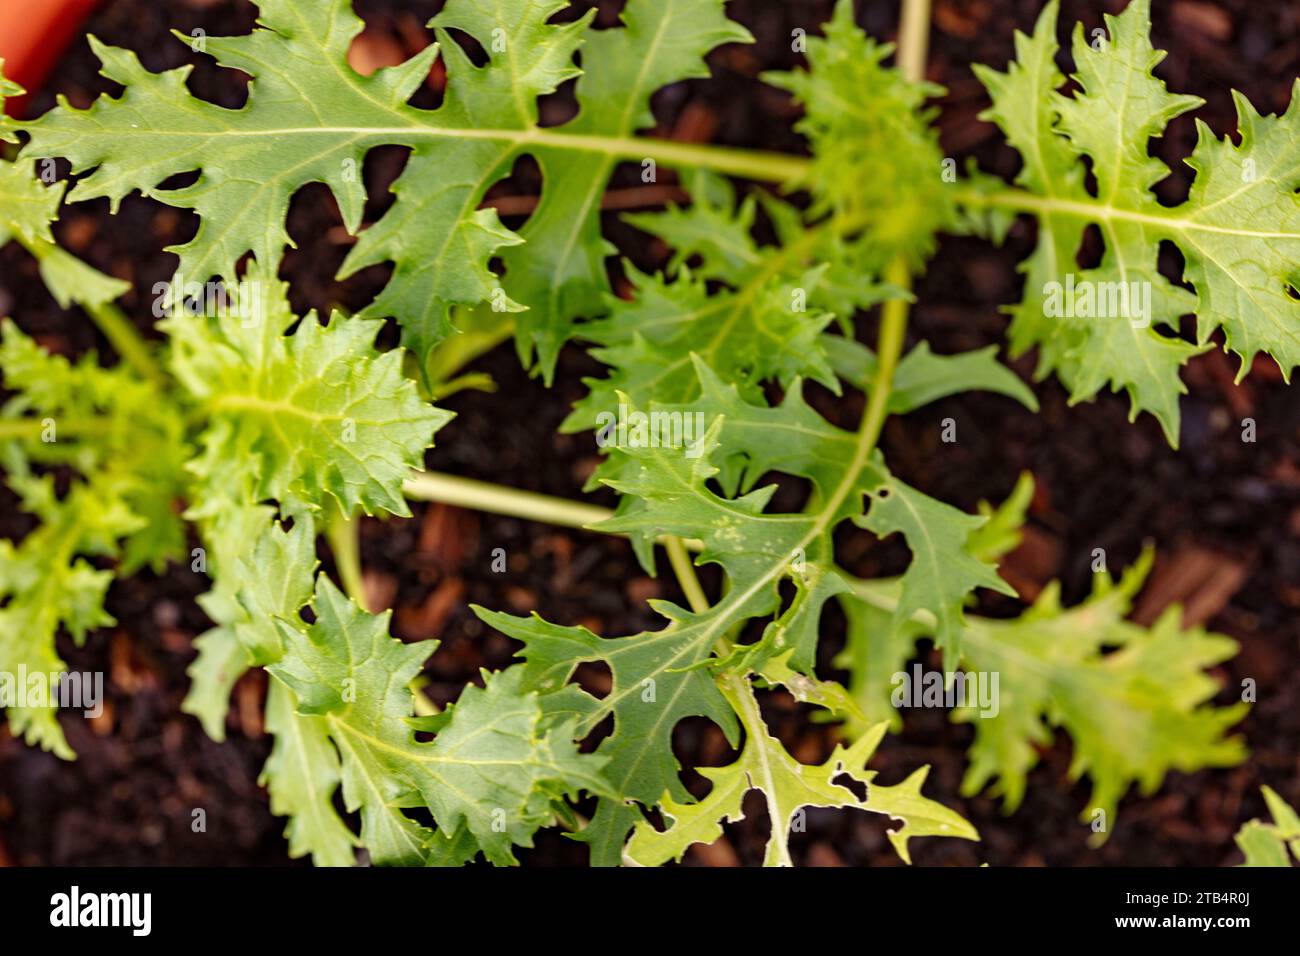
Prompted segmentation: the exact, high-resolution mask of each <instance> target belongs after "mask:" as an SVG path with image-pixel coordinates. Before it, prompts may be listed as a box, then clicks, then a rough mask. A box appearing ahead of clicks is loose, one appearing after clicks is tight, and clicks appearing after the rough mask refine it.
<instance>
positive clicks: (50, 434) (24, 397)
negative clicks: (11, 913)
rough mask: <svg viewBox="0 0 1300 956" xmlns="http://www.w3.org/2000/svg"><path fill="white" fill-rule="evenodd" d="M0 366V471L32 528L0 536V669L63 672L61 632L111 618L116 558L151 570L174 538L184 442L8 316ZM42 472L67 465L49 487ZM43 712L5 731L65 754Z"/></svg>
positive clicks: (16, 719)
mask: <svg viewBox="0 0 1300 956" xmlns="http://www.w3.org/2000/svg"><path fill="white" fill-rule="evenodd" d="M0 373H3V386H4V388H5V389H6V390H7V391H9V392H12V393H13V395H12V397H11V398H10V399H9V400H8V401H6V402H5V403H4V405H3V407H0V467H3V468H4V471H5V474H6V481H7V483H8V485H9V487H10V488H11V489H12V490H13V491H14V492H15V494H17V496H18V499H19V502H20V505H21V507H22V509H23V510H24V511H26V512H28V513H29V514H31V515H33V516H35V517H36V518H37V519H38V521H39V524H38V525H37V527H36V528H35V529H34V530H33V531H31V532H30V533H29V534H28V535H27V536H26V537H25V538H23V539H22V541H21V543H19V544H17V545H14V544H13V543H12V542H9V541H0V671H3V672H6V673H10V674H17V673H19V672H20V668H25V669H26V671H27V672H28V673H38V672H39V673H42V674H45V675H49V674H52V673H56V672H61V671H62V670H64V665H63V662H62V660H61V659H60V657H59V655H58V652H57V650H56V648H55V637H56V635H57V634H58V633H59V631H60V630H61V629H63V630H66V631H67V632H68V633H69V634H71V636H72V638H73V639H74V640H75V641H76V642H77V643H81V642H82V641H84V639H85V637H86V635H87V633H88V632H89V631H91V630H94V629H95V628H99V627H104V626H107V625H110V624H112V623H113V619H112V618H111V617H110V616H109V615H108V613H107V612H106V611H105V610H104V607H103V600H104V594H105V592H106V591H107V589H108V586H109V583H110V582H111V580H112V578H113V576H114V572H113V571H108V570H100V569H97V568H95V567H93V566H92V565H91V564H90V563H89V562H88V561H87V560H86V559H87V558H105V559H113V560H117V561H118V562H119V567H118V569H117V573H119V574H121V575H128V574H130V573H132V572H133V571H134V570H136V569H137V568H139V567H141V566H144V565H149V566H152V567H154V568H155V569H159V570H160V569H161V568H162V567H163V565H164V564H165V563H166V561H167V560H168V559H170V558H173V557H175V556H176V555H177V554H178V553H179V551H180V549H181V547H182V545H183V542H184V537H183V533H182V529H181V527H180V523H179V521H178V519H177V517H176V515H175V514H174V512H173V510H172V507H171V506H172V502H173V501H174V500H175V499H176V498H177V497H178V496H179V494H180V493H181V490H182V487H183V480H182V471H181V464H182V462H183V461H184V460H185V457H186V454H187V447H186V445H185V443H184V439H183V435H182V426H181V422H180V419H179V416H178V415H176V413H175V409H174V408H173V407H172V406H170V405H169V404H168V403H167V402H166V401H164V400H163V399H162V397H161V396H160V395H159V394H158V392H157V390H156V389H155V388H154V387H153V386H152V385H151V384H149V383H147V382H142V381H139V380H138V379H137V378H136V377H135V376H134V374H133V373H132V372H131V371H130V370H129V369H125V368H121V367H119V368H115V369H103V368H100V367H98V366H96V365H95V364H94V363H93V356H92V357H91V358H90V359H87V360H83V361H81V362H79V363H77V364H75V365H74V364H72V363H70V362H68V360H67V359H65V358H63V357H62V356H57V355H51V354H50V353H48V352H46V351H45V350H44V349H42V348H41V347H40V346H38V345H37V344H36V343H35V342H33V341H32V340H31V339H30V338H28V337H27V336H25V335H23V334H22V332H20V331H19V330H18V328H17V327H16V326H15V325H14V324H13V323H12V322H8V321H5V322H4V323H3V325H2V326H0ZM50 468H64V469H68V470H70V472H71V474H72V478H71V481H70V483H69V485H68V486H67V489H66V491H63V492H62V493H61V494H60V493H59V492H56V486H55V481H54V476H53V475H52V474H48V473H41V472H44V471H45V470H46V469H50ZM56 714H57V711H56V709H55V708H53V707H16V706H15V707H9V708H8V715H9V721H10V725H11V727H12V729H13V731H14V732H15V733H16V734H18V735H21V736H23V737H24V738H25V739H26V740H27V741H28V742H29V743H33V744H39V745H40V746H41V747H43V748H45V749H47V750H51V751H53V752H55V753H56V754H58V755H59V756H61V757H65V758H71V757H72V751H71V750H70V749H69V747H68V745H67V743H66V741H65V739H64V736H63V732H62V730H61V729H60V727H59V724H58V720H57V718H56Z"/></svg>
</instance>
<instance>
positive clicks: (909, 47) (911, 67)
mask: <svg viewBox="0 0 1300 956" xmlns="http://www.w3.org/2000/svg"><path fill="white" fill-rule="evenodd" d="M929 48H930V0H903V13H902V17H901V18H900V22H899V25H898V69H899V70H900V71H901V72H902V74H903V76H905V77H907V79H909V80H911V81H912V82H913V83H920V82H921V81H923V80H924V79H925V57H926V53H927V51H928V50H929Z"/></svg>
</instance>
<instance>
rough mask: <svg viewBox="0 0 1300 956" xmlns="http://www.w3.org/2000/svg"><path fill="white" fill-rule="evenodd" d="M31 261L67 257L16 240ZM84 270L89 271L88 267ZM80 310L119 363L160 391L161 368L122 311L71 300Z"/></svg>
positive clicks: (49, 246) (51, 247) (38, 242)
mask: <svg viewBox="0 0 1300 956" xmlns="http://www.w3.org/2000/svg"><path fill="white" fill-rule="evenodd" d="M15 238H16V239H17V240H18V241H19V242H20V243H21V244H22V246H23V248H25V249H26V250H27V251H28V252H29V253H31V255H32V257H33V258H35V259H36V260H37V262H44V261H46V260H47V259H50V258H52V257H55V256H69V253H67V252H65V251H64V250H63V248H62V247H60V246H57V245H55V244H54V243H52V242H46V241H45V240H44V239H39V238H36V239H30V240H29V239H26V238H24V237H23V236H22V235H18V236H15ZM83 268H85V269H89V268H90V267H89V266H84V265H83ZM74 301H76V303H77V305H79V306H80V307H81V308H82V310H83V311H84V312H85V313H86V314H87V315H88V316H90V318H91V319H92V320H93V321H94V323H95V325H96V326H98V327H99V330H100V331H101V332H103V333H104V337H105V338H106V339H108V341H109V343H110V344H111V345H112V346H113V349H114V350H115V351H116V352H117V354H118V355H120V356H121V357H122V361H124V362H126V363H127V364H128V365H130V366H131V367H132V368H134V369H135V370H136V371H137V372H139V373H140V374H141V375H142V376H144V377H145V378H146V379H148V380H149V381H150V382H152V383H153V384H154V385H157V386H159V387H162V386H165V385H166V384H167V376H166V375H165V374H164V373H163V370H162V367H161V366H159V364H158V363H157V361H156V360H155V359H154V355H153V348H152V346H150V345H149V343H148V342H146V341H145V339H144V337H143V336H142V335H141V334H140V332H139V330H137V329H136V327H135V325H134V324H133V323H132V322H131V320H130V319H128V318H127V317H126V316H125V315H124V314H123V313H122V310H121V309H119V308H118V307H117V306H115V305H113V304H112V303H111V302H103V303H98V304H97V303H91V302H84V301H81V300H74Z"/></svg>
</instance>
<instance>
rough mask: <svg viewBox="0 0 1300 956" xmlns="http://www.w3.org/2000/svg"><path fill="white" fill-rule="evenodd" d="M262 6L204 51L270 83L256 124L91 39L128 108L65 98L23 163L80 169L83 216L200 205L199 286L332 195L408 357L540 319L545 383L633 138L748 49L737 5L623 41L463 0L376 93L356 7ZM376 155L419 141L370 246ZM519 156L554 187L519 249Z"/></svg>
mask: <svg viewBox="0 0 1300 956" xmlns="http://www.w3.org/2000/svg"><path fill="white" fill-rule="evenodd" d="M257 6H258V11H259V16H258V28H257V29H254V30H253V32H252V33H250V34H248V35H247V36H236V37H207V38H205V41H204V45H205V50H206V52H208V53H210V54H211V55H212V56H213V57H214V58H215V59H216V60H217V61H218V62H219V63H220V64H221V65H222V66H225V67H229V68H232V69H239V70H243V71H244V72H245V73H248V74H249V75H251V76H252V77H253V82H252V84H251V87H250V96H249V99H248V102H247V103H246V104H245V105H244V106H243V107H241V108H240V109H237V110H229V109H225V108H222V107H219V106H216V105H215V104H212V103H209V102H207V101H204V100H200V99H196V98H195V97H193V96H191V95H190V93H189V91H188V89H187V88H186V79H187V77H188V75H189V72H190V70H191V67H189V66H186V67H182V68H180V69H176V70H170V71H167V72H165V73H150V72H149V71H147V70H145V69H144V68H143V67H142V66H141V64H140V62H139V61H138V59H137V58H136V56H135V54H133V53H131V52H130V51H127V50H123V49H119V48H115V47H109V46H105V45H104V44H102V43H100V42H98V41H97V40H94V39H92V41H91V42H92V48H93V49H94V51H95V53H96V55H97V56H99V58H100V60H101V61H102V63H103V74H104V75H105V76H106V77H107V78H109V79H111V80H113V81H115V82H117V83H120V84H122V85H123V87H125V90H124V92H123V93H122V95H121V96H119V97H116V98H111V97H104V98H101V99H100V100H98V101H97V102H95V103H94V104H93V105H92V106H91V107H90V108H89V109H87V110H77V109H74V108H72V107H70V106H68V105H66V104H63V105H61V106H60V107H59V108H58V109H56V110H54V111H52V112H51V113H49V114H47V115H46V116H44V117H42V118H40V119H39V120H37V121H35V122H34V123H32V124H30V125H25V126H23V128H24V129H25V130H26V131H27V132H28V133H29V134H30V136H31V144H30V145H29V146H28V147H27V150H28V153H29V154H30V155H33V156H38V157H40V156H66V157H67V158H68V159H70V160H71V161H72V163H73V167H74V170H75V171H76V172H77V173H88V175H86V176H84V177H83V178H82V179H81V181H80V182H79V183H78V185H77V187H76V188H75V189H74V190H73V191H72V192H71V193H70V195H69V198H70V199H71V200H73V201H81V200H88V199H93V198H96V197H100V196H104V197H108V198H109V200H110V201H111V203H112V205H113V207H114V208H116V206H117V204H118V203H119V202H120V201H121V199H122V198H123V197H125V196H126V195H128V194H129V193H131V192H132V191H134V190H139V191H140V192H142V193H144V194H145V195H147V196H151V197H153V198H156V199H158V200H160V201H162V202H166V203H168V204H170V205H173V206H177V207H179V208H183V209H191V210H194V211H195V212H196V213H197V214H198V216H199V218H200V220H201V224H200V227H199V231H198V233H197V234H196V235H195V237H194V239H193V240H191V241H190V242H188V243H186V244H185V245H183V246H180V247H179V248H177V249H176V250H175V251H176V252H178V253H179V255H180V257H181V262H180V272H181V274H183V275H184V276H186V277H188V278H189V279H190V280H192V281H198V282H205V281H207V279H208V278H209V277H211V276H214V275H215V276H221V277H223V278H226V279H228V280H229V279H232V278H233V277H234V276H235V274H236V268H235V267H236V263H237V262H238V261H239V260H240V259H241V257H242V256H244V254H245V253H249V252H251V253H252V254H253V255H254V257H255V258H256V259H257V261H259V262H264V263H271V262H278V261H279V259H280V254H281V252H282V250H283V249H284V247H285V246H287V245H289V244H290V239H289V235H288V232H287V230H286V227H285V215H286V212H287V211H288V208H289V203H290V200H291V199H292V197H293V196H294V194H295V193H296V192H297V191H298V190H299V189H301V188H302V187H303V186H306V185H308V184H309V183H323V184H324V185H326V186H327V187H328V188H329V189H330V191H331V193H332V194H333V196H334V198H335V200H336V201H337V203H338V206H339V210H340V212H341V215H342V218H343V221H344V224H345V225H346V227H347V229H348V230H349V232H352V233H354V234H358V236H359V239H358V242H357V244H356V245H355V246H354V247H353V249H352V251H351V253H350V254H349V256H348V258H347V260H346V261H345V263H344V265H343V268H342V275H343V276H347V275H351V274H353V273H355V272H357V271H359V270H360V269H363V268H365V267H367V266H370V265H373V264H377V263H382V262H392V263H393V276H392V279H391V280H390V281H389V283H388V285H387V286H386V288H385V289H384V291H383V292H382V293H381V294H380V296H379V297H378V298H377V299H376V300H375V301H374V302H373V303H371V305H370V306H369V307H368V308H367V309H366V310H365V311H364V312H363V316H364V317H367V318H384V317H389V316H395V317H397V318H398V319H399V320H400V321H401V323H402V327H403V344H404V345H406V346H407V347H408V348H409V349H411V350H413V351H414V352H415V353H416V355H417V358H418V359H419V360H420V362H421V365H423V362H424V360H425V359H426V358H427V357H428V352H429V350H430V349H431V348H432V347H433V346H435V345H436V344H437V343H438V342H440V341H441V340H442V339H444V338H446V337H447V336H448V335H449V334H450V333H451V332H452V326H451V322H450V318H449V311H450V309H451V307H452V306H453V305H475V304H478V303H482V302H488V301H491V302H493V304H494V306H495V305H500V307H502V308H505V309H509V310H518V309H520V308H525V307H527V308H530V309H532V310H535V314H533V313H524V317H523V318H521V320H520V331H519V335H520V339H519V345H520V351H521V354H523V355H524V356H528V355H529V354H531V352H532V351H533V350H534V349H536V350H537V351H538V353H539V359H540V364H541V366H542V368H543V371H544V372H545V373H546V374H547V375H548V376H549V374H550V371H551V369H552V367H553V365H554V360H555V356H556V354H557V353H558V350H559V346H560V345H561V344H562V343H563V342H564V340H565V338H566V337H567V335H568V333H569V329H570V327H571V323H572V321H573V320H574V318H575V316H577V315H579V314H582V313H583V312H584V311H585V310H587V309H588V308H599V306H600V303H601V297H602V295H603V293H604V292H605V291H606V288H607V283H606V279H605V275H604V271H603V259H604V257H605V256H606V255H607V254H608V248H607V245H606V243H605V242H604V240H603V239H602V238H601V237H600V232H599V207H600V198H601V195H602V193H603V192H604V189H605V187H606V185H607V183H608V180H609V175H610V173H611V172H612V170H613V168H614V166H615V164H616V163H617V162H619V161H620V160H625V159H634V160H637V161H640V159H641V157H642V155H643V148H642V146H641V145H640V143H641V142H642V141H641V140H639V139H637V138H636V137H634V136H633V135H632V134H633V133H634V132H635V131H636V130H637V129H639V128H641V127H643V126H645V125H648V123H649V121H650V120H649V109H648V106H649V100H650V96H651V94H652V93H654V92H655V90H656V89H657V88H658V87H660V86H663V85H665V84H668V83H673V82H676V81H678V80H681V79H684V78H687V77H691V76H698V75H701V74H702V73H703V72H705V67H704V63H703V56H704V54H705V53H707V52H708V51H709V49H711V48H712V47H713V46H715V45H717V44H718V43H724V42H730V41H741V40H745V39H747V38H748V34H747V33H745V31H744V30H743V29H741V28H740V27H738V26H736V25H735V24H732V23H730V21H728V20H727V19H726V18H725V16H723V14H722V7H723V4H722V2H721V0H707V2H701V0H691V2H687V0H671V2H664V0H632V2H631V3H630V4H629V5H628V7H627V9H626V10H625V11H624V13H623V16H624V19H625V21H626V23H627V26H626V28H624V29H618V30H601V31H595V30H590V29H589V26H588V25H589V23H590V21H591V17H592V15H593V13H594V11H593V12H592V13H589V14H588V15H587V16H585V17H583V18H581V19H579V20H577V21H575V22H571V23H564V24H552V23H551V22H550V20H551V18H552V16H553V15H554V14H555V13H557V12H558V11H560V10H561V9H563V8H564V7H566V6H567V4H566V3H565V2H564V0H542V2H535V0H449V2H448V3H447V4H446V5H445V6H444V8H443V10H442V12H441V13H439V14H438V16H436V17H435V18H434V19H433V20H432V21H431V25H432V27H433V28H434V31H435V35H436V38H437V43H436V44H435V45H434V46H430V47H428V48H427V49H425V50H423V51H421V52H420V53H418V54H417V55H415V56H414V57H412V58H411V59H410V60H408V61H406V62H405V63H402V64H400V65H398V66H394V67H390V68H386V69H382V70H379V71H377V72H376V73H375V74H374V75H373V76H368V77H366V76H360V75H359V74H357V73H356V72H354V71H353V70H352V68H351V67H350V66H349V65H348V63H347V53H348V49H349V46H350V44H351V42H352V40H353V39H354V38H355V37H356V35H357V34H358V33H359V32H360V31H361V29H362V26H363V24H362V21H361V19H360V18H359V17H357V16H356V15H355V14H354V13H353V12H352V10H351V4H350V3H349V2H348V0H323V2H321V3H318V4H314V5H312V6H310V7H305V6H303V5H302V4H301V3H298V2H296V0H260V2H259V3H258V5H257ZM452 29H456V30H463V31H464V32H465V33H467V34H469V35H470V36H471V37H473V39H474V40H476V41H477V42H478V44H479V45H480V46H481V48H482V49H483V50H484V51H486V53H487V56H488V63H487V64H486V65H485V66H481V67H480V66H476V65H474V64H473V63H472V62H471V60H470V58H469V56H468V55H467V53H466V52H465V50H464V49H462V47H461V45H460V43H459V42H458V41H457V39H456V38H455V37H454V36H453V35H452V34H451V33H449V32H448V31H449V30H452ZM182 39H184V40H185V41H186V42H189V38H188V37H184V38H182ZM579 50H581V51H582V59H583V64H584V68H585V70H586V71H587V72H586V74H584V75H583V78H582V79H581V81H580V82H579V85H578V91H577V96H578V103H579V112H578V115H577V116H576V117H575V118H574V119H573V120H571V121H570V122H569V123H567V124H565V125H564V126H561V127H558V128H556V127H551V128H546V129H542V128H541V127H539V126H538V107H537V100H538V98H539V97H541V96H544V95H546V94H549V93H551V92H553V91H555V90H556V89H557V88H558V87H560V86H561V85H562V84H563V83H564V82H565V81H567V80H570V79H572V78H574V77H578V76H579V74H580V73H581V72H582V71H580V70H579V69H578V67H577V65H576V64H575V56H576V55H577V54H578V53H579ZM437 57H441V60H442V65H443V67H444V68H445V70H446V91H445V96H444V100H443V103H442V104H441V106H439V107H438V108H437V109H434V110H425V109H417V108H414V107H412V106H410V105H409V104H408V102H407V101H408V100H409V98H410V97H411V95H412V93H413V92H414V91H415V89H416V88H417V87H418V86H419V85H420V84H421V83H422V82H423V81H424V79H425V78H426V77H427V75H428V73H429V70H430V67H431V66H432V64H433V61H434V59H435V58H437ZM588 75H589V78H588ZM377 146H406V147H409V148H410V149H411V151H412V152H411V158H410V160H409V162H408V164H407V167H406V170H405V171H404V172H403V174H402V176H401V177H400V178H399V179H398V181H397V182H396V184H395V185H394V186H393V193H394V194H395V196H396V197H397V198H396V202H395V203H394V204H393V206H392V208H391V209H389V211H388V212H387V213H385V214H384V216H383V217H382V218H381V219H380V220H379V221H378V222H376V223H375V224H373V225H372V226H371V227H370V228H368V229H365V230H362V229H361V224H362V223H361V218H362V211H363V206H364V203H365V199H366V195H365V189H364V186H363V185H362V175H361V172H362V168H363V165H364V163H365V159H366V156H367V154H368V153H369V152H370V151H371V150H372V149H374V148H375V147H377ZM524 155H532V156H533V157H535V158H536V160H537V161H538V163H539V164H540V165H541V167H542V170H543V174H544V179H545V181H546V186H545V188H544V191H543V195H542V198H541V204H540V205H539V207H538V209H537V211H536V212H535V213H534V215H533V216H532V218H531V219H530V221H529V223H528V225H527V227H526V228H525V230H524V232H523V235H522V236H519V235H516V234H514V233H512V232H511V231H509V230H508V229H506V228H505V227H504V226H502V224H501V223H500V221H499V220H498V218H497V215H496V213H495V211H493V210H491V209H485V208H481V206H482V202H483V199H484V196H485V194H486V193H487V191H488V189H489V188H490V187H491V186H492V185H494V184H495V183H496V182H498V181H499V180H501V179H504V178H506V177H507V176H509V175H510V172H511V170H512V168H513V167H514V165H515V163H516V162H517V161H518V160H519V158H520V157H522V156H524ZM192 170H198V171H199V172H200V175H199V178H198V180H197V181H196V182H195V183H194V184H193V185H190V186H186V187H183V188H180V189H161V188H159V185H160V184H161V183H162V182H164V181H165V180H166V179H168V178H169V177H171V176H173V175H175V174H177V173H182V172H187V171H192ZM524 238H526V239H527V240H529V249H530V251H529V253H528V255H527V256H526V257H523V258H521V257H520V256H518V255H515V254H513V253H512V252H511V249H512V247H516V246H517V245H518V243H519V242H520V241H521V239H524ZM498 254H501V255H503V257H504V258H505V260H506V263H507V266H508V268H509V273H510V277H509V279H508V281H507V284H506V288H505V289H503V288H502V285H501V283H500V281H499V280H498V278H497V277H496V276H495V275H494V274H493V273H492V271H491V268H490V262H491V260H492V259H493V257H495V256H497V255H498Z"/></svg>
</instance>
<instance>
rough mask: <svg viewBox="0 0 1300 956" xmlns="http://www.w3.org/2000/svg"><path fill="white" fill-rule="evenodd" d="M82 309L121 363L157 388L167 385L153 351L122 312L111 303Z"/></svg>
mask: <svg viewBox="0 0 1300 956" xmlns="http://www.w3.org/2000/svg"><path fill="white" fill-rule="evenodd" d="M81 308H82V310H83V311H84V312H85V313H86V314H87V315H88V316H90V318H91V319H92V320H93V321H94V323H95V325H97V326H98V327H99V331H101V332H103V333H104V338H106V339H108V341H109V344H110V345H112V346H113V349H114V350H115V351H116V352H117V354H118V355H120V356H121V357H122V361H124V362H126V364H128V365H130V366H131V367H132V368H133V369H135V370H136V371H137V372H139V373H140V374H141V375H142V376H143V377H144V378H146V379H148V380H149V381H150V382H152V383H153V384H154V385H156V386H157V387H158V388H164V387H165V386H166V385H167V376H166V375H165V374H164V373H163V370H162V367H161V366H160V365H159V364H158V363H157V362H156V361H155V360H154V356H153V349H151V348H150V346H149V343H148V342H146V341H145V340H144V338H143V337H142V336H141V335H140V333H139V332H138V331H136V327H135V325H133V324H132V322H131V320H130V319H128V318H127V317H126V315H125V314H123V312H122V310H121V309H119V308H118V307H117V306H115V305H113V303H111V302H104V303H101V304H99V305H93V304H91V303H89V302H83V303H81Z"/></svg>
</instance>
